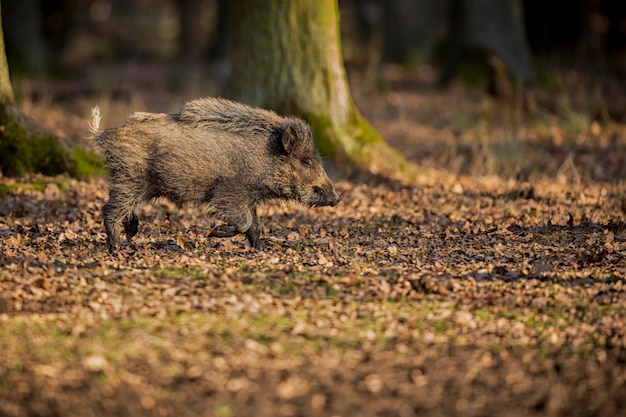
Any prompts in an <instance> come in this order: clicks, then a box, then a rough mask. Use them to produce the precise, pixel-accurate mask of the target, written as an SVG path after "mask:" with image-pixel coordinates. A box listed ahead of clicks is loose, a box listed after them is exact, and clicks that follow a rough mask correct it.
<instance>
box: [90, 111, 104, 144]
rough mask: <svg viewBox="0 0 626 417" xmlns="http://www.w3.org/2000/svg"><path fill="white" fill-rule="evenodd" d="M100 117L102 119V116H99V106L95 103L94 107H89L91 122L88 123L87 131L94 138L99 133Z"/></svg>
mask: <svg viewBox="0 0 626 417" xmlns="http://www.w3.org/2000/svg"><path fill="white" fill-rule="evenodd" d="M100 119H102V116H100V107H98V105H97V104H96V105H95V107H94V108H93V109H91V122H90V123H89V133H90V134H91V137H92V138H93V139H96V140H97V138H98V135H99V134H100Z"/></svg>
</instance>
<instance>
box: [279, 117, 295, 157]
mask: <svg viewBox="0 0 626 417" xmlns="http://www.w3.org/2000/svg"><path fill="white" fill-rule="evenodd" d="M297 142H298V133H297V132H296V128H295V127H293V126H292V125H290V124H287V125H285V129H284V130H283V133H282V135H281V137H280V143H281V145H282V148H283V149H282V150H283V151H284V152H285V154H286V155H289V154H291V153H292V152H293V150H294V148H295V147H296V144H297Z"/></svg>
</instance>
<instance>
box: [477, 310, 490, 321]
mask: <svg viewBox="0 0 626 417" xmlns="http://www.w3.org/2000/svg"><path fill="white" fill-rule="evenodd" d="M474 315H475V316H476V317H479V318H481V319H491V318H493V313H492V312H490V311H487V310H476V311H474Z"/></svg>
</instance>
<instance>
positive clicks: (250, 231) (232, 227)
mask: <svg viewBox="0 0 626 417" xmlns="http://www.w3.org/2000/svg"><path fill="white" fill-rule="evenodd" d="M224 220H225V221H226V223H224V224H221V225H219V226H217V227H216V228H215V229H213V230H212V231H211V233H209V237H233V236H236V235H238V234H242V233H244V234H245V235H246V237H247V238H248V242H249V243H250V246H252V247H253V248H255V249H258V250H263V249H265V245H264V244H263V241H262V240H261V236H260V232H259V219H258V217H257V214H256V208H255V207H251V208H249V209H246V210H244V211H243V213H241V214H240V215H230V216H228V217H226V218H224Z"/></svg>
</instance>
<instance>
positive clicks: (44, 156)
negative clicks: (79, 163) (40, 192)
mask: <svg viewBox="0 0 626 417" xmlns="http://www.w3.org/2000/svg"><path fill="white" fill-rule="evenodd" d="M0 170H1V172H2V174H3V175H17V174H22V173H26V172H41V173H44V174H58V173H62V172H68V171H69V170H70V160H69V155H68V151H67V149H66V148H65V147H64V146H63V145H62V144H61V142H60V141H59V139H58V138H57V137H56V136H54V135H52V134H51V133H48V132H46V131H45V130H44V129H43V128H41V127H40V126H39V125H37V124H36V123H35V122H33V121H32V120H30V119H29V118H27V117H26V116H24V115H23V114H22V113H21V112H20V110H19V109H18V107H17V106H16V104H15V95H14V94H13V88H12V87H11V79H10V77H9V67H8V65H7V58H6V53H5V50H4V32H3V31H2V18H1V12H0Z"/></svg>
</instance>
